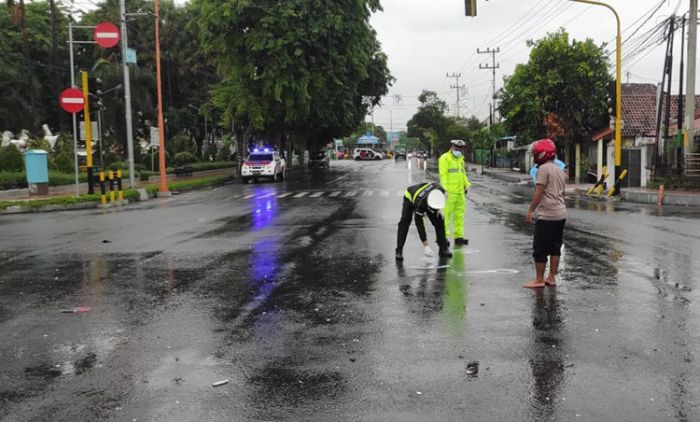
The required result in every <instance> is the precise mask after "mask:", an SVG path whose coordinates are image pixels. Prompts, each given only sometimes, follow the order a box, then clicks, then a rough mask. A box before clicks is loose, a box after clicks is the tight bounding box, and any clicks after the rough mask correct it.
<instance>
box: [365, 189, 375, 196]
mask: <svg viewBox="0 0 700 422" xmlns="http://www.w3.org/2000/svg"><path fill="white" fill-rule="evenodd" d="M372 195H374V191H373V190H366V191H365V192H364V193H363V194H362V196H372Z"/></svg>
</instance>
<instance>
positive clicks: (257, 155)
mask: <svg viewBox="0 0 700 422" xmlns="http://www.w3.org/2000/svg"><path fill="white" fill-rule="evenodd" d="M286 173H287V163H286V162H285V160H284V158H281V157H280V155H279V153H278V152H277V151H275V150H273V149H271V148H260V149H258V148H256V149H254V150H253V152H251V153H250V155H249V156H248V159H247V160H246V161H245V162H244V163H243V165H242V166H241V180H243V183H248V182H250V181H251V180H252V181H254V182H257V181H258V179H259V178H261V177H267V178H270V179H272V181H273V182H278V181H282V180H284V179H285V176H286Z"/></svg>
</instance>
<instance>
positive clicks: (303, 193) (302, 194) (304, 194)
mask: <svg viewBox="0 0 700 422" xmlns="http://www.w3.org/2000/svg"><path fill="white" fill-rule="evenodd" d="M308 194H309V192H301V193H297V194H296V195H294V196H293V197H292V198H301V197H302V196H306V195H308Z"/></svg>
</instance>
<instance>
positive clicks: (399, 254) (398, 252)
mask: <svg viewBox="0 0 700 422" xmlns="http://www.w3.org/2000/svg"><path fill="white" fill-rule="evenodd" d="M396 260H397V261H403V253H402V252H401V251H400V250H398V249H397V250H396Z"/></svg>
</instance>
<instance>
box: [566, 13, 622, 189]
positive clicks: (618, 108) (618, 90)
mask: <svg viewBox="0 0 700 422" xmlns="http://www.w3.org/2000/svg"><path fill="white" fill-rule="evenodd" d="M570 1H574V2H577V3H587V4H594V5H596V6H603V7H605V8H607V9H609V10H610V11H611V12H613V14H614V15H615V20H616V21H617V35H616V36H615V45H616V48H615V50H616V51H615V174H614V175H613V178H612V179H613V183H614V182H615V178H616V177H619V176H620V174H621V173H620V171H621V169H620V167H621V165H622V31H621V28H620V15H618V14H617V11H616V10H615V9H613V8H612V6H610V5H609V4H606V3H602V2H599V1H591V0H570ZM616 193H619V190H617V192H616Z"/></svg>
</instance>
